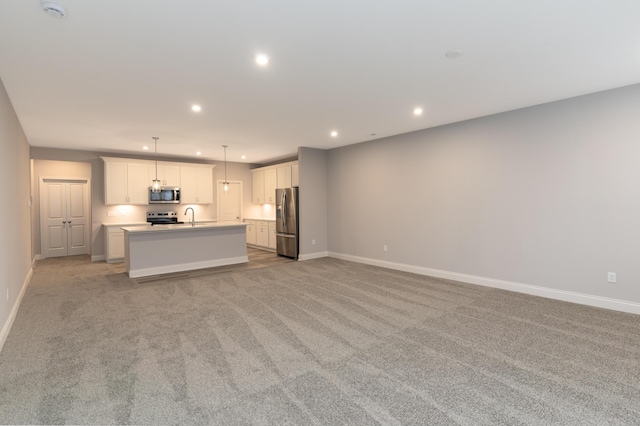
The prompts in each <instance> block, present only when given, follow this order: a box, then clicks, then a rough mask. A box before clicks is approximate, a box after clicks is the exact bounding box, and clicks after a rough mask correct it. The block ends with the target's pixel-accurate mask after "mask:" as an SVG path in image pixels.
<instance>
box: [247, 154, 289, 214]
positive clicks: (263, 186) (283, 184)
mask: <svg viewBox="0 0 640 426" xmlns="http://www.w3.org/2000/svg"><path fill="white" fill-rule="evenodd" d="M251 173H252V175H253V203H254V204H275V202H276V188H291V187H293V186H298V162H297V161H295V162H290V163H283V164H278V165H275V166H268V167H262V168H260V169H255V170H252V171H251Z"/></svg>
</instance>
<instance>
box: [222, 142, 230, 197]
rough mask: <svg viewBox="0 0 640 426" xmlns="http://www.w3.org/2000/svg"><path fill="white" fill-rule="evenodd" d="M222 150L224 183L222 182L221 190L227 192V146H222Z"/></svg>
mask: <svg viewBox="0 0 640 426" xmlns="http://www.w3.org/2000/svg"><path fill="white" fill-rule="evenodd" d="M222 147H223V148H224V182H222V185H223V186H222V188H223V189H224V192H229V182H228V181H227V145H222Z"/></svg>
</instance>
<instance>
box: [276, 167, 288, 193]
mask: <svg viewBox="0 0 640 426" xmlns="http://www.w3.org/2000/svg"><path fill="white" fill-rule="evenodd" d="M277 171H278V181H277V185H276V188H291V166H284V167H278V168H277Z"/></svg>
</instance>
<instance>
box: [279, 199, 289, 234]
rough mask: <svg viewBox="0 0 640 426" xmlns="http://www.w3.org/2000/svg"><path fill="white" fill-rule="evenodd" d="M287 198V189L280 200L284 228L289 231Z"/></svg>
mask: <svg viewBox="0 0 640 426" xmlns="http://www.w3.org/2000/svg"><path fill="white" fill-rule="evenodd" d="M286 200H287V193H286V192H285V191H282V197H281V200H280V205H281V206H282V229H283V230H284V231H285V232H286V231H287V204H286Z"/></svg>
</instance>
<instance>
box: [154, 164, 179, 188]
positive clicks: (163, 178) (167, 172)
mask: <svg viewBox="0 0 640 426" xmlns="http://www.w3.org/2000/svg"><path fill="white" fill-rule="evenodd" d="M149 177H150V178H151V180H153V179H155V178H156V165H155V163H153V164H149ZM158 180H159V181H160V185H162V186H180V166H174V165H171V164H166V163H158Z"/></svg>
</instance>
